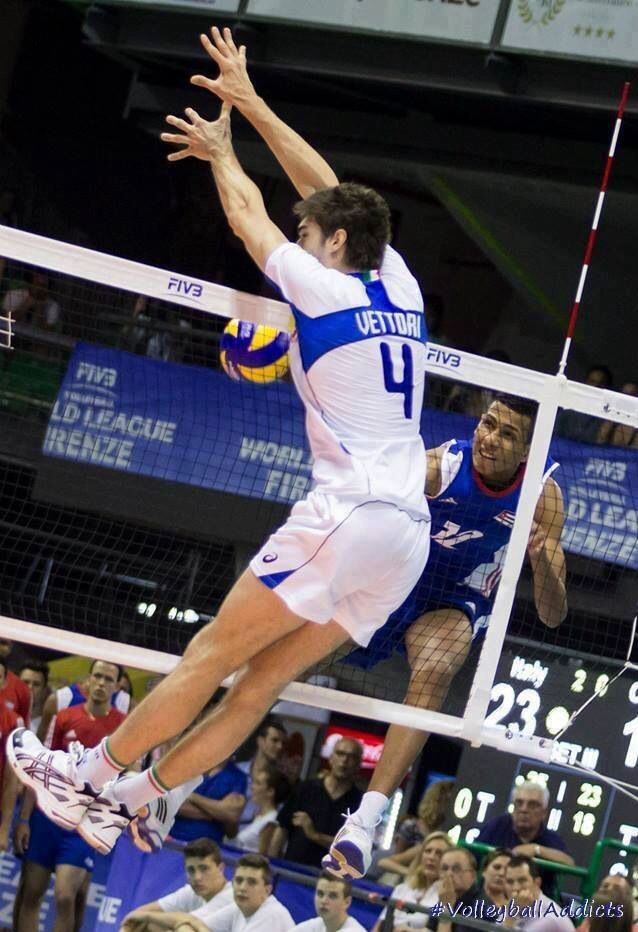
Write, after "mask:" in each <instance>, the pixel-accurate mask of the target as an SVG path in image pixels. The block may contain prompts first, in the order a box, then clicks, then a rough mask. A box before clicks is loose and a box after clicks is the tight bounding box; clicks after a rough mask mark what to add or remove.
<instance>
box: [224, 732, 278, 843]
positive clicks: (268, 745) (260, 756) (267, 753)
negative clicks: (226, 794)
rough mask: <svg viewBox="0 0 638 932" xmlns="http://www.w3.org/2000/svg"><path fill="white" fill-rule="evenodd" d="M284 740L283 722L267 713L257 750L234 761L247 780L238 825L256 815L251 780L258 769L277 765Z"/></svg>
mask: <svg viewBox="0 0 638 932" xmlns="http://www.w3.org/2000/svg"><path fill="white" fill-rule="evenodd" d="M285 740H286V729H285V727H284V724H283V722H282V721H281V720H280V719H278V718H275V717H274V716H273V715H268V716H267V717H266V718H265V719H264V721H263V722H262V723H261V725H260V726H259V729H258V731H257V739H256V743H257V750H256V751H255V755H254V757H251V758H250V759H249V760H244V761H235V763H236V764H237V766H238V767H239V769H240V770H241V771H242V773H245V774H246V780H247V786H246V805H245V806H244V811H243V812H242V814H241V819H240V820H239V824H240V826H244V825H248V823H249V822H252V821H253V819H254V818H255V816H256V815H257V805H256V804H255V803H254V801H253V794H252V784H253V780H254V779H255V776H256V775H257V774H258V773H260V771H262V770H267V769H268V768H272V767H275V768H276V767H278V766H279V762H280V760H281V755H282V752H283V749H284V743H285ZM251 850H252V849H251ZM262 854H263V852H262Z"/></svg>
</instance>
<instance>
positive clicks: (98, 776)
mask: <svg viewBox="0 0 638 932" xmlns="http://www.w3.org/2000/svg"><path fill="white" fill-rule="evenodd" d="M123 769H124V768H123V767H120V765H119V764H118V763H117V761H116V760H115V759H114V758H113V757H112V756H111V754H110V753H109V749H108V746H107V739H106V738H104V739H103V740H102V741H100V743H99V744H98V745H97V746H96V747H94V748H87V750H85V752H84V754H83V755H82V759H81V760H80V761H79V763H78V765H77V775H78V778H79V781H80V783H90V784H91V786H92V787H93V789H94V790H101V789H102V787H103V786H104V784H105V783H108V781H109V780H114V779H115V777H117V775H118V773H121V771H122V770H123Z"/></svg>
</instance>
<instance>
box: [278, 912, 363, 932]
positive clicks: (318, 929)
mask: <svg viewBox="0 0 638 932" xmlns="http://www.w3.org/2000/svg"><path fill="white" fill-rule="evenodd" d="M295 929H301V930H303V932H326V925H325V923H324V921H323V919H322V918H321V917H320V916H317V918H316V919H308V920H306V922H300V923H299V925H298V926H295ZM339 932H366V929H365V926H362V925H361V923H360V922H357V920H356V919H354V918H353V917H352V916H348V918H347V919H346V921H345V922H344V924H343V925H342V926H341V927H340V929H339Z"/></svg>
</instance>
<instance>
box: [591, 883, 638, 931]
mask: <svg viewBox="0 0 638 932" xmlns="http://www.w3.org/2000/svg"><path fill="white" fill-rule="evenodd" d="M591 905H592V916H591V919H590V920H589V928H590V930H593V932H631V929H632V928H633V921H634V903H633V898H632V896H631V888H630V887H628V889H627V890H618V889H616V890H610V891H609V893H605V894H601V893H599V892H598V891H596V893H594V896H593V899H592V904H591Z"/></svg>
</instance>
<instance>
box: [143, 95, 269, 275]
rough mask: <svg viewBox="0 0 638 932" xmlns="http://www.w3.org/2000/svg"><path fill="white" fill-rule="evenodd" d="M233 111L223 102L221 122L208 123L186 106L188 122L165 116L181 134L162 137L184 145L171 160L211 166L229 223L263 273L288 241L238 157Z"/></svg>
mask: <svg viewBox="0 0 638 932" xmlns="http://www.w3.org/2000/svg"><path fill="white" fill-rule="evenodd" d="M230 110H231V107H230V104H227V103H223V104H222V109H221V113H220V115H219V119H217V120H214V121H213V122H210V123H209V122H208V121H206V120H203V119H202V118H201V117H200V115H199V114H198V113H197V112H196V111H195V110H193V109H192V108H191V107H187V109H186V111H185V113H186V116H187V117H188V120H182V119H181V118H180V117H176V116H167V117H166V122H167V123H169V124H170V125H171V126H173V127H175V129H177V130H179V133H162V135H161V138H162V140H163V141H164V142H168V143H175V144H178V145H182V146H184V148H182V149H180V150H178V151H177V152H171V153H170V155H169V156H168V159H169V161H171V162H175V161H178V160H180V159H185V158H188V157H190V156H192V157H194V158H198V159H202V160H203V161H207V162H209V163H210V166H211V169H212V172H213V177H214V179H215V184H216V185H217V190H218V192H219V197H220V200H221V202H222V207H223V208H224V213H225V214H226V218H227V220H228V223H229V224H230V227H231V229H232V231H233V233H235V235H236V236H238V237H239V238H240V239H241V240H242V242H243V244H244V246H245V247H246V249H247V251H248V252H249V253H250V255H251V256H252V258H253V259H254V260H255V262H256V263H257V265H258V266H259V268H260V269H261V270H262V271H264V270H265V267H266V260H267V259H268V257H269V256H270V254H271V253H272V252H273V251H274V250H275V249H276V248H277V246H279V245H281V243H285V242H287V240H286V237H285V236H284V234H283V233H282V232H281V230H280V229H279V227H278V226H277V225H276V224H274V223H273V222H272V220H271V219H270V217H269V216H268V214H267V212H266V207H265V205H264V200H263V198H262V196H261V192H260V190H259V188H258V187H257V185H256V184H255V183H254V182H253V181H251V179H250V178H249V177H248V175H247V174H246V173H245V171H244V170H243V168H242V167H241V165H240V164H239V161H238V159H237V156H236V155H235V152H234V150H233V145H232V141H231V135H230Z"/></svg>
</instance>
